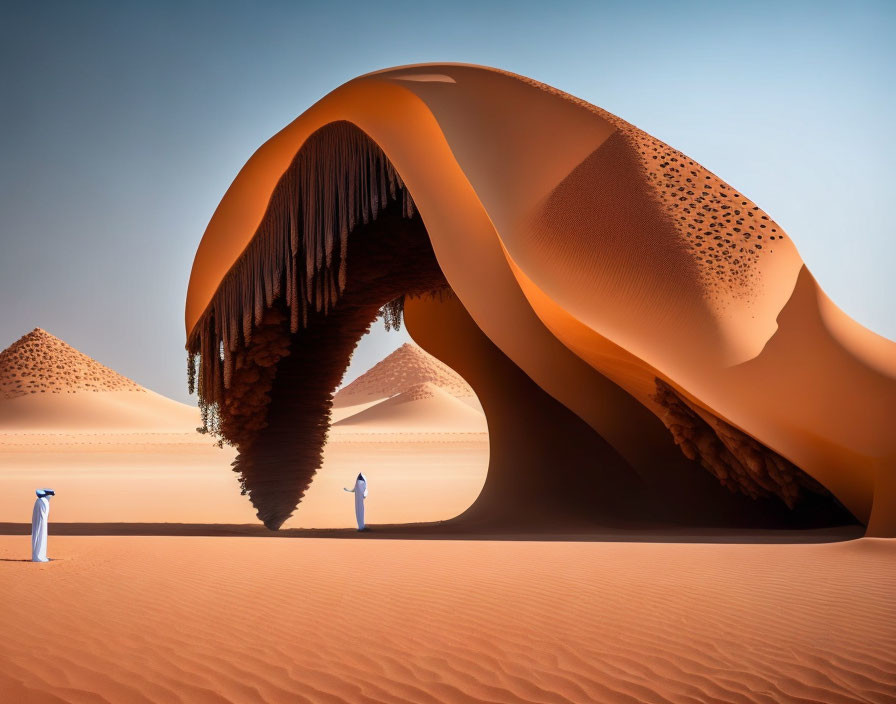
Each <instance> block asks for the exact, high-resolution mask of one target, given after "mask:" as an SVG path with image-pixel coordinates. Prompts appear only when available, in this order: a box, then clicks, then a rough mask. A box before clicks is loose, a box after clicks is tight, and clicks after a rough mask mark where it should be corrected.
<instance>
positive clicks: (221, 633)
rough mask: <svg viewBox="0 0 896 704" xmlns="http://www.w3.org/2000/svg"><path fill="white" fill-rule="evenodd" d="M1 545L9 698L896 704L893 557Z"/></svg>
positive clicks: (359, 546) (351, 546) (558, 546)
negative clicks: (43, 556) (41, 554)
mask: <svg viewBox="0 0 896 704" xmlns="http://www.w3.org/2000/svg"><path fill="white" fill-rule="evenodd" d="M49 545H50V555H51V556H52V557H54V558H56V559H57V560H58V561H54V562H50V563H47V564H44V565H36V564H32V563H27V562H17V561H15V560H18V559H21V558H24V557H26V556H27V554H28V538H27V536H14V537H11V536H3V537H0V556H2V559H0V593H2V594H3V600H2V603H0V622H2V623H3V638H2V639H0V691H2V692H3V693H4V699H5V701H10V702H23V703H31V702H132V701H133V702H137V701H139V702H165V703H166V704H167V703H168V702H172V701H189V702H247V701H258V702H284V703H286V702H289V703H290V704H291V703H292V702H297V701H298V702H328V703H330V704H336V703H338V702H352V704H358V703H360V702H380V703H386V702H388V703H389V704H392V703H393V702H426V703H427V704H435V703H438V702H446V703H447V702H450V703H451V704H455V703H456V702H482V701H488V702H508V703H509V702H541V703H549V702H551V703H553V702H556V703H557V704H559V703H560V702H583V703H585V702H587V703H589V704H590V703H595V702H606V703H607V704H619V703H623V704H667V703H679V702H680V703H682V704H684V703H687V704H692V703H693V702H710V701H711V702H743V703H745V704H754V703H756V704H759V703H762V704H782V703H788V702H808V701H812V702H856V703H857V702H865V703H868V702H873V703H880V704H884V703H885V702H886V703H888V702H892V701H894V698H896V605H894V602H893V599H892V598H891V597H892V594H893V593H894V590H896V545H894V544H892V543H891V542H887V541H880V540H872V539H866V540H860V541H855V542H850V543H840V544H827V545H779V546H769V545H690V544H667V545H658V544H625V543H606V544H601V543H527V542H501V543H493V542H461V541H456V542H455V541H430V540H419V541H397V540H395V541H393V540H292V539H277V538H123V537H119V538H115V537H94V538H74V537H72V538H63V537H55V538H54V537H53V536H52V535H51V536H50V543H49Z"/></svg>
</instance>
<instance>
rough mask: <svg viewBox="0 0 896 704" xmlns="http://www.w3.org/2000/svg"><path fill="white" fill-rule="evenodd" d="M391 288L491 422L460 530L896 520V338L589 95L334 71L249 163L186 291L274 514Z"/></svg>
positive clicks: (252, 471)
mask: <svg viewBox="0 0 896 704" xmlns="http://www.w3.org/2000/svg"><path fill="white" fill-rule="evenodd" d="M383 306H386V311H387V314H388V316H389V318H390V319H391V320H393V321H394V320H395V318H396V317H397V316H398V315H399V314H400V311H401V309H402V308H403V312H404V320H405V323H406V325H407V327H408V330H409V331H410V333H411V335H412V336H413V337H414V339H415V340H416V341H417V342H418V343H419V344H420V345H421V346H422V347H423V348H424V349H426V350H427V351H429V352H430V353H432V354H434V355H435V356H436V357H438V358H440V359H441V360H442V361H444V362H445V363H447V364H448V365H449V366H451V367H452V368H453V369H455V370H456V371H457V372H458V373H460V374H461V376H463V377H464V378H465V379H466V380H467V381H468V382H469V383H470V385H471V386H472V387H473V389H474V390H475V391H476V394H477V396H478V397H479V399H480V401H481V403H482V406H483V409H484V411H485V413H486V416H487V418H488V427H489V435H490V447H491V459H490V466H489V475H488V479H487V481H486V484H485V487H484V489H483V492H482V494H481V495H480V497H479V499H478V500H477V501H476V502H475V503H474V505H473V506H472V507H470V509H469V510H468V511H467V512H466V513H464V514H463V515H462V516H460V517H459V518H458V519H456V520H457V521H465V522H469V523H470V524H482V525H487V524H489V525H492V526H494V525H513V524H515V523H519V522H521V521H524V522H525V525H526V527H529V528H531V527H533V526H538V525H543V526H545V527H550V528H554V529H556V528H557V527H558V526H560V525H564V526H576V527H585V526H588V525H594V524H596V523H607V522H630V521H645V520H649V521H653V520H663V521H675V522H699V523H707V524H711V523H723V524H738V525H757V524H763V525H810V524H811V525H818V524H825V523H836V522H839V521H842V520H849V519H853V518H854V519H855V520H858V521H860V522H862V523H865V524H866V525H867V526H868V532H869V533H872V534H875V535H894V534H896V435H894V434H893V433H892V432H890V424H891V421H890V417H891V415H892V411H893V410H894V409H896V345H894V344H893V343H892V342H890V341H888V340H885V339H883V338H881V337H879V336H877V335H875V334H874V333H872V332H870V331H868V330H866V329H864V328H862V327H861V326H859V325H858V324H856V323H855V322H853V321H852V320H851V319H849V318H848V317H847V316H846V315H845V314H844V313H843V312H842V311H840V310H839V309H838V308H837V307H836V306H835V305H834V304H833V303H832V302H831V301H830V300H829V299H828V298H827V297H826V296H825V295H824V293H823V292H822V290H821V289H820V288H819V286H818V284H817V283H816V282H815V280H814V279H813V277H812V275H811V274H810V273H809V271H808V270H807V269H806V267H805V265H804V264H803V262H802V260H801V259H800V256H799V254H798V253H797V251H796V248H795V246H794V244H793V243H792V241H791V239H790V237H789V235H787V234H786V233H785V232H783V231H782V229H781V227H780V226H779V225H777V224H776V223H775V222H774V220H772V219H771V217H770V216H769V215H767V214H766V213H765V212H764V211H762V210H761V209H760V208H759V206H757V205H756V204H754V203H753V202H752V201H751V200H750V199H749V198H748V197H747V196H745V195H744V194H742V193H740V192H739V191H738V190H737V189H735V188H733V187H731V186H729V185H728V184H726V183H724V182H723V181H722V180H721V179H720V178H718V177H717V176H715V175H714V174H712V173H710V172H709V171H707V170H706V169H705V168H703V167H701V166H700V165H699V164H697V163H696V162H694V161H693V160H692V159H689V158H688V157H687V156H685V155H684V154H682V153H681V152H678V151H676V150H675V149H673V148H671V147H669V146H668V145H665V144H663V143H662V142H660V141H658V140H656V139H654V138H653V137H651V136H650V135H647V134H645V133H644V132H642V131H641V130H639V129H637V128H636V127H634V126H633V125H630V124H629V123H627V122H625V121H624V120H622V119H620V118H618V117H616V116H614V115H611V114H610V113H607V112H606V111H604V110H601V109H600V108H597V107H595V106H593V105H589V104H588V103H585V102H584V101H581V100H578V99H576V98H574V97H572V96H569V95H567V94H564V93H562V92H560V91H557V90H555V89H553V88H550V87H548V86H545V85H542V84H539V83H537V82H535V81H532V80H530V79H527V78H523V77H520V76H515V75H511V74H507V73H504V72H501V71H497V70H493V69H486V68H481V67H475V66H466V65H421V66H408V67H400V68H395V69H389V70H385V71H380V72H377V73H372V74H368V75H366V76H362V77H360V78H357V79H355V80H353V81H350V82H349V83H346V84H345V85H343V86H341V87H340V88H338V89H336V90H335V91H333V92H332V93H330V94H329V95H327V96H326V97H324V98H323V99H322V100H320V101H319V102H318V103H317V104H315V105H314V106H312V107H311V108H310V109H309V110H308V111H306V112H305V113H304V114H302V115H301V116H300V117H299V118H297V119H296V120H295V121H294V122H292V123H291V124H290V125H288V126H287V127H286V128H284V129H283V130H282V131H281V132H279V133H278V134H277V135H275V136H274V137H272V138H271V139H270V140H269V141H268V142H266V143H265V144H264V145H263V146H262V147H261V148H260V149H259V150H258V151H257V152H256V153H255V154H254V155H253V157H252V158H251V159H250V160H249V161H248V162H247V164H246V165H245V166H244V167H243V169H242V170H241V172H240V173H239V175H238V176H237V178H236V179H235V181H234V183H233V184H232V185H231V187H230V189H229V190H228V192H227V194H226V195H225V197H224V198H223V200H222V201H221V203H220V205H219V206H218V209H217V210H216V212H215V214H214V216H213V217H212V220H211V222H210V223H209V226H208V229H207V230H206V233H205V236H204V237H203V240H202V242H201V244H200V246H199V250H198V252H197V255H196V259H195V262H194V266H193V272H192V276H191V280H190V286H189V291H188V295H187V302H186V329H187V339H188V342H187V349H188V351H189V353H190V358H191V360H194V359H197V358H198V360H199V370H198V375H199V377H198V387H199V393H200V397H201V399H202V401H203V403H204V404H205V406H206V409H207V414H208V418H209V424H210V425H211V427H212V429H213V430H214V431H216V432H218V433H220V434H221V435H222V436H223V437H224V438H225V439H227V440H228V441H230V442H232V443H234V444H235V445H236V446H237V448H238V449H239V458H238V460H237V469H238V470H239V471H240V472H241V474H242V478H243V482H244V484H245V487H246V489H247V490H248V492H249V495H250V497H251V498H252V501H253V502H254V505H255V506H256V508H257V509H258V516H259V518H261V520H263V521H264V522H265V524H266V525H268V526H269V527H271V528H276V527H279V525H280V524H281V523H282V522H283V521H284V520H285V519H286V518H287V517H288V516H289V515H290V514H291V512H292V511H293V510H294V509H295V507H296V505H297V504H298V502H299V500H300V499H301V497H302V495H303V493H304V491H305V489H306V488H307V486H308V484H309V483H310V481H311V479H312V477H313V475H314V473H315V471H316V469H317V467H318V465H319V462H320V449H321V447H322V445H323V443H324V441H325V437H326V432H327V428H328V423H329V413H330V408H331V404H332V394H333V391H334V390H335V389H336V388H337V386H338V384H339V382H340V380H341V376H342V374H343V372H344V370H345V368H346V366H347V364H348V361H349V357H350V355H351V352H352V350H353V348H354V346H355V344H356V342H357V340H358V339H359V338H360V336H361V335H362V334H363V333H364V332H365V331H366V330H367V329H368V328H369V326H370V324H371V323H372V322H373V321H374V320H375V318H376V317H377V315H378V313H379V311H380V309H381V308H383Z"/></svg>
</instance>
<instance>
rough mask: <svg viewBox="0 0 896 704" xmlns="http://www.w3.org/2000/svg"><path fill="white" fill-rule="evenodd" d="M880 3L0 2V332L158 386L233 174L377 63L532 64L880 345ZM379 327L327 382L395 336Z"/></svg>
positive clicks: (178, 359)
mask: <svg viewBox="0 0 896 704" xmlns="http://www.w3.org/2000/svg"><path fill="white" fill-rule="evenodd" d="M894 36H896V3H893V2H861V1H851V2H839V3H831V2H786V1H783V0H777V1H776V2H761V1H760V2H756V1H753V0H751V2H725V1H724V0H716V2H674V3H670V2H662V3H659V2H657V3H654V2H640V3H639V2H631V1H629V2H598V1H593V2H584V1H582V2H564V1H562V0H559V1H556V0H555V1H553V2H550V3H547V2H543V1H539V2H528V1H527V0H517V1H516V2H488V1H487V0H478V1H477V2H464V1H463V0H452V2H438V3H430V2H426V1H425V0H418V1H417V2H388V0H379V1H378V2H367V3H355V2H351V0H346V1H345V2H339V3H336V2H332V1H329V2H320V3H314V2H307V3H301V2H282V3H281V2H263V1H260V0H255V1H253V2H226V1H224V0H220V1H217V2H189V1H178V2H163V1H158V0H156V1H154V2H142V3H137V2H128V1H127V0H117V1H115V2H108V3H107V2H89V1H87V0H84V1H82V2H77V3H73V2H53V1H51V0H45V1H42V2H39V3H37V2H13V1H10V0H0V349H2V348H4V347H6V346H7V345H9V344H11V343H12V342H13V341H14V340H16V339H17V338H19V337H21V336H22V335H23V334H25V333H27V332H28V331H30V330H32V329H33V328H35V327H41V328H44V329H45V330H47V331H49V332H51V333H53V334H54V335H56V336H58V337H61V338H62V339H64V340H65V341H66V342H68V343H69V344H71V345H73V346H74V347H76V348H78V349H79V350H81V351H82V352H84V353H85V354H88V355H90V356H91V357H94V358H95V359H97V360H99V361H100V362H102V363H103V364H105V365H107V366H109V367H112V368H113V369H115V370H116V371H118V372H120V373H122V374H124V375H126V376H128V377H131V378H132V379H134V380H136V381H137V382H139V383H140V384H143V385H144V386H147V387H149V388H151V389H153V390H155V391H158V392H159V393H163V394H165V395H167V396H170V397H172V398H175V399H178V400H181V401H185V402H190V397H188V395H187V391H186V353H185V352H184V329H183V306H184V299H185V295H186V288H187V281H188V278H189V274H190V268H191V266H192V261H193V255H194V254H195V251H196V247H197V245H198V243H199V240H200V238H201V237H202V233H203V231H204V230H205V226H206V225H207V223H208V220H209V218H210V217H211V215H212V213H213V211H214V209H215V207H216V206H217V204H218V202H219V201H220V199H221V197H222V196H223V195H224V192H225V191H226V189H227V187H228V186H229V185H230V183H231V181H232V180H233V178H234V177H235V176H236V174H237V172H238V171H239V169H240V168H241V167H242V165H243V164H244V163H245V162H246V160H247V159H248V158H249V157H250V156H251V155H252V153H253V152H254V151H255V150H256V149H257V148H258V147H259V146H260V145H261V144H262V143H263V142H264V141H266V140H267V139H268V138H269V137H270V136H272V135H273V134H274V133H275V132H277V131H278V130H280V129H281V128H282V127H283V126H284V125H286V124H287V123H289V122H291V121H292V120H293V119H294V118H295V117H296V116H298V115H299V114H300V113H302V112H303V111H304V110H306V109H307V108H308V107H309V106H310V105H312V104H313V103H314V102H315V101H317V100H318V99H320V98H321V97H322V96H323V95H325V94H326V93H328V92H329V91H330V90H332V89H334V88H336V87H337V86H339V85H340V84H342V83H344V82H345V81H347V80H350V79H351V78H353V77H355V76H357V75H360V74H363V73H368V72H370V71H373V70H376V69H380V68H386V67H389V66H395V65H402V64H410V63H418V62H427V61H434V62H440V61H441V62H447V61H451V62H465V63H476V64H484V65H489V66H495V67H499V68H503V69H507V70H509V71H513V72H515V73H519V74H523V75H527V76H531V77H532V78H535V79H538V80H540V81H543V82H545V83H548V84H551V85H553V86H556V87H558V88H561V89H562V90H565V91H567V92H569V93H572V94H573V95H576V96H579V97H581V98H584V99H585V100H587V101H589V102H591V103H594V104H596V105H599V106H601V107H603V108H606V109H607V110H609V111H610V112H613V113H615V114H617V115H619V116H621V117H623V118H625V119H626V120H628V121H629V122H632V123H634V124H635V125H637V126H638V127H640V128H642V129H644V130H646V131H647V132H649V133H651V134H653V135H654V136H656V137H658V138H659V139H661V140H663V141H665V142H667V143H668V144H671V145H672V146H674V147H675V148H677V149H680V150H681V151H683V152H685V153H686V154H688V155H689V156H691V157H693V158H695V159H696V160H697V161H698V162H700V163H702V164H703V165H704V166H706V167H707V168H709V169H710V170H712V171H713V172H715V173H716V174H718V175H719V176H721V177H722V178H723V179H724V180H726V181H727V182H728V183H730V184H731V185H733V186H734V187H735V188H737V189H738V190H740V191H742V192H743V193H746V194H747V195H748V196H749V197H750V198H752V199H753V200H754V201H755V202H757V203H758V204H759V205H761V207H762V208H763V209H765V210H766V211H767V212H769V213H770V214H771V215H772V217H774V218H775V219H776V220H777V221H778V223H780V224H781V225H782V226H783V227H784V229H785V230H786V231H787V232H788V234H789V235H790V237H791V239H792V240H793V241H794V242H795V244H796V246H797V248H798V249H799V251H800V254H801V255H802V257H803V259H804V260H805V261H806V263H807V264H808V266H809V268H810V269H811V270H812V272H813V273H814V275H815V277H816V279H817V280H818V281H819V283H820V284H821V286H822V288H823V289H824V290H825V291H826V292H827V293H828V295H830V296H831V297H832V298H833V300H834V301H835V302H836V303H837V304H838V305H839V306H840V307H841V308H843V309H844V310H845V311H846V312H847V313H848V314H849V315H850V316H852V317H853V318H855V319H856V320H857V321H859V322H860V323H862V324H863V325H865V326H867V327H869V328H871V329H872V330H874V331H875V332H877V333H879V334H882V335H884V336H886V337H889V338H890V339H896V312H894V301H896V282H894V277H893V276H892V273H891V271H892V267H893V262H894V261H896V237H894V236H893V235H894V233H893V227H892V225H891V223H890V221H889V220H888V215H889V214H890V213H889V209H890V207H891V205H892V203H893V202H894V200H896V198H894V195H893V194H894V193H896V170H894V169H893V164H894V163H896V140H894V137H893V130H892V125H893V116H894V115H896V110H894V108H896V105H894V102H896V97H894V91H893V85H896V75H894V73H896V42H894V41H893V37H894ZM407 340H408V338H407V336H406V334H405V333H403V332H402V333H395V332H392V333H386V332H385V330H383V329H382V327H380V326H378V327H377V329H376V331H375V332H373V333H371V335H369V336H368V337H367V338H365V339H364V340H363V341H362V344H361V346H360V347H359V349H358V350H357V351H356V354H355V359H354V360H353V363H352V367H351V368H350V370H349V374H348V376H347V377H346V379H347V380H348V379H351V378H353V377H354V376H356V375H357V374H358V373H360V372H363V371H364V370H365V369H366V368H368V367H369V366H371V365H372V364H373V363H374V362H376V361H378V360H379V359H380V358H381V357H382V356H384V355H385V354H386V353H388V352H389V351H391V350H392V349H393V348H395V347H397V346H398V345H400V344H402V343H403V342H405V341H407Z"/></svg>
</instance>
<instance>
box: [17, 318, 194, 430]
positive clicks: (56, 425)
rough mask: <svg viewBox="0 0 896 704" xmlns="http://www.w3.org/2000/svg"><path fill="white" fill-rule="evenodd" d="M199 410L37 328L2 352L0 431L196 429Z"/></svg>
mask: <svg viewBox="0 0 896 704" xmlns="http://www.w3.org/2000/svg"><path fill="white" fill-rule="evenodd" d="M199 425H200V418H199V411H198V410H197V409H196V408H194V407H191V406H187V405H186V404H183V403H178V402H177V401H172V400H171V399H169V398H166V397H165V396H161V395H159V394H157V393H154V392H152V391H149V390H148V389H145V388H143V387H142V386H140V385H139V384H137V383H136V382H134V381H132V380H131V379H128V378H126V377H124V376H122V375H121V374H119V373H118V372H116V371H114V370H112V369H109V368H108V367H105V366H103V365H102V364H100V363H99V362H97V361H96V360H93V359H91V358H90V357H88V356H87V355H85V354H82V353H81V352H79V351H78V350H76V349H74V348H73V347H71V346H70V345H68V344H66V343H65V342H63V341H62V340H60V339H59V338H57V337H54V336H53V335H51V334H49V333H48V332H46V331H44V330H41V329H40V328H35V329H34V330H33V331H32V332H30V333H28V334H27V335H25V336H23V337H22V338H20V339H19V340H17V341H16V342H14V343H13V344H12V345H10V346H9V347H8V348H7V349H5V350H4V351H3V352H0V431H20V432H21V431H31V432H34V431H41V430H44V431H46V430H57V431H73V430H74V431H98V430H112V431H120V432H121V431H155V432H174V433H189V432H193V433H195V430H196V428H197V427H198V426H199Z"/></svg>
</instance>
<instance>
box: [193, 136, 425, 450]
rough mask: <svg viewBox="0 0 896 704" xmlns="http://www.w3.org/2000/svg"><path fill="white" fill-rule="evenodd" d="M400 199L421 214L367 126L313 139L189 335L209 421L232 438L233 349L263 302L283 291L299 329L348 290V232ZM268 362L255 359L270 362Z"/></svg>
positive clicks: (406, 211)
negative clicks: (227, 406)
mask: <svg viewBox="0 0 896 704" xmlns="http://www.w3.org/2000/svg"><path fill="white" fill-rule="evenodd" d="M392 202H397V203H400V212H401V215H402V216H403V217H405V218H408V219H409V218H412V217H413V216H414V214H415V208H414V204H413V200H412V199H411V197H410V194H409V193H408V191H407V188H405V186H404V183H403V182H402V180H401V177H400V176H399V175H398V174H397V172H396V171H395V169H394V167H393V166H392V164H391V163H390V162H389V160H388V159H387V158H386V156H385V155H384V154H383V152H382V150H381V149H380V148H379V147H378V146H377V145H376V144H375V143H374V142H373V141H372V140H371V139H370V138H369V137H368V136H367V135H365V134H364V133H363V132H362V131H361V130H359V129H358V128H357V127H355V126H354V125H352V124H350V123H348V122H334V123H331V124H329V125H327V126H325V127H323V128H321V129H320V130H318V131H317V132H315V133H314V134H313V135H311V136H310V137H309V138H308V140H307V141H306V142H305V144H304V145H303V147H302V149H301V150H299V153H298V154H297V155H296V157H295V159H294V160H293V162H292V163H291V164H290V166H289V168H288V169H287V170H286V172H285V173H284V174H283V176H282V177H281V179H280V181H279V183H278V184H277V187H276V188H275V189H274V192H273V195H272V196H271V200H270V203H269V205H268V208H267V211H266V213H265V216H264V218H263V220H262V222H261V224H260V225H259V227H258V230H257V232H256V233H255V235H254V237H253V238H252V240H251V242H250V244H249V245H248V247H246V250H245V251H244V252H243V254H242V255H241V256H240V258H239V259H238V260H237V262H236V263H235V264H234V265H233V267H232V268H231V269H230V271H229V272H228V273H227V275H226V276H225V277H224V279H223V280H222V282H221V284H220V286H219V287H218V290H217V292H216V293H215V296H214V298H213V299H212V301H211V302H210V303H209V305H208V307H207V308H206V310H205V312H204V314H203V316H202V318H201V320H200V321H199V323H198V324H197V325H196V327H195V328H194V330H193V333H192V334H191V336H190V338H189V340H188V342H187V350H188V353H189V355H190V361H189V369H190V372H189V374H190V379H191V389H192V388H193V382H192V380H193V379H194V377H196V376H197V375H196V374H195V364H196V358H198V360H199V370H198V378H196V388H197V390H198V392H199V399H200V404H201V405H202V406H204V407H205V408H204V411H203V413H204V416H205V417H207V419H208V422H207V423H206V427H207V428H208V429H209V430H211V431H216V430H218V426H219V425H220V426H221V428H220V429H221V430H222V431H224V438H225V439H227V440H232V438H231V437H230V436H229V435H228V433H227V432H226V427H227V425H228V422H227V420H226V419H219V418H218V416H219V415H220V414H221V412H222V404H223V402H224V399H225V390H227V389H229V388H230V386H231V384H232V381H233V370H234V363H235V355H237V353H238V350H239V349H241V348H244V347H246V346H247V345H248V344H249V343H250V342H251V339H252V336H253V334H255V332H254V331H255V329H256V328H257V327H258V326H261V325H262V322H263V319H264V316H265V310H267V309H269V308H271V307H272V306H273V304H274V301H275V300H280V299H282V300H283V302H284V303H285V307H286V311H287V313H288V320H289V330H290V331H291V332H293V333H295V332H297V331H298V330H299V328H300V327H303V326H305V325H307V323H308V318H309V315H310V314H311V313H320V312H323V313H324V314H326V313H327V312H329V311H330V310H331V309H332V308H333V306H334V305H335V304H336V302H337V301H338V300H339V297H340V296H341V294H342V292H343V291H344V289H345V285H346V265H347V264H346V263H347V259H348V257H347V252H348V238H349V233H350V232H351V231H352V230H354V229H355V227H356V226H357V225H365V224H367V223H370V222H372V221H373V220H375V219H376V218H377V216H378V215H379V214H380V212H381V211H382V210H383V209H384V208H385V207H386V206H387V205H388V204H389V203H392ZM267 361H268V362H270V361H271V360H267ZM255 362H257V360H256V361H253V363H255ZM264 363H265V360H262V363H261V364H260V365H259V364H256V366H261V368H266V367H264Z"/></svg>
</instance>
